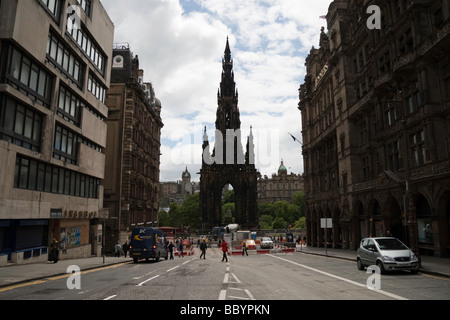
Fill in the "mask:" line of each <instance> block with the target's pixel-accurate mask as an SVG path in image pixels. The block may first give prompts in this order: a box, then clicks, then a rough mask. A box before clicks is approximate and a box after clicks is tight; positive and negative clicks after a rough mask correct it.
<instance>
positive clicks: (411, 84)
mask: <svg viewBox="0 0 450 320" xmlns="http://www.w3.org/2000/svg"><path fill="white" fill-rule="evenodd" d="M370 5H377V6H379V8H380V10H381V15H380V26H381V29H376V28H375V29H374V28H369V27H368V25H367V20H368V19H369V18H370V14H367V8H368V7H369V6H370ZM449 17H450V1H448V0H431V1H398V0H388V1H355V0H335V1H333V2H332V3H331V4H330V6H329V11H328V14H327V16H326V18H327V27H328V32H325V30H322V33H321V34H320V47H319V48H317V49H316V48H313V49H312V50H311V52H310V54H309V56H308V57H307V59H306V68H307V75H306V78H305V82H304V84H303V85H301V87H300V103H299V109H300V111H301V117H302V126H303V142H304V148H303V157H304V164H305V192H306V196H307V205H306V213H307V231H308V232H307V234H308V239H307V241H308V244H310V245H314V246H321V245H323V243H324V239H325V231H324V229H321V228H320V219H321V218H325V217H328V218H332V220H333V226H332V229H329V230H328V231H327V232H328V237H327V239H331V241H330V240H329V241H330V242H331V245H332V246H334V247H343V248H350V249H355V248H357V247H358V246H359V242H360V240H361V238H363V237H367V236H380V235H385V234H388V233H390V234H393V235H394V236H396V237H398V238H400V239H401V240H403V241H405V242H406V243H407V244H408V245H409V246H410V247H411V248H413V250H415V251H416V252H420V253H422V254H435V255H440V256H448V255H449V253H450V252H449V250H450V249H449V248H450V232H449V229H450V160H449V159H450V56H449V54H448V53H449V52H450V19H449Z"/></svg>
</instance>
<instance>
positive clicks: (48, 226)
mask: <svg viewBox="0 0 450 320" xmlns="http://www.w3.org/2000/svg"><path fill="white" fill-rule="evenodd" d="M91 229H92V230H94V229H95V230H97V229H98V228H97V225H95V226H94V227H92V226H91V221H90V220H89V219H49V220H47V219H34V220H33V219H24V220H0V255H1V256H2V259H1V261H2V264H5V263H8V262H10V263H17V264H27V263H38V262H45V261H47V260H48V253H49V252H50V245H51V242H52V241H53V239H55V240H56V241H58V244H59V259H72V258H87V257H90V256H92V254H96V253H97V252H94V251H97V250H94V249H97V242H98V241H97V238H98V237H97V236H96V234H95V230H94V232H92V230H91ZM100 232H101V230H100ZM91 239H92V243H91ZM93 248H94V249H93ZM98 254H99V252H98Z"/></svg>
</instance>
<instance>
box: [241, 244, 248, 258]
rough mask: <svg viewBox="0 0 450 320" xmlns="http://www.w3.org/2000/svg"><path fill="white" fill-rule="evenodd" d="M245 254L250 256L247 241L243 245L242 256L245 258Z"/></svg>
mask: <svg viewBox="0 0 450 320" xmlns="http://www.w3.org/2000/svg"><path fill="white" fill-rule="evenodd" d="M244 253H245V254H247V256H248V252H247V244H246V243H245V241H244V243H243V244H242V256H244Z"/></svg>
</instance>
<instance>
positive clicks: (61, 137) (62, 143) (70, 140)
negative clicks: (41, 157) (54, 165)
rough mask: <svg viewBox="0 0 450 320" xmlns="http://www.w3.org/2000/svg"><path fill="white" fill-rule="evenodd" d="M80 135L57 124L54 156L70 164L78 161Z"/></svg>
mask: <svg viewBox="0 0 450 320" xmlns="http://www.w3.org/2000/svg"><path fill="white" fill-rule="evenodd" d="M77 156H78V136H77V135H76V134H75V133H73V132H71V131H69V130H67V129H65V128H63V127H61V126H60V125H58V124H57V125H56V129H55V143H54V152H53V157H54V158H55V159H58V160H61V161H64V162H66V163H70V164H76V163H77Z"/></svg>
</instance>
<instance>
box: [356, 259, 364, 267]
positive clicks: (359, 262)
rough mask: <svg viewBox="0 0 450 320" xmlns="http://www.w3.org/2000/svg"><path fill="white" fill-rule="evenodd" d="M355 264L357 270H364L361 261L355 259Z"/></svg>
mask: <svg viewBox="0 0 450 320" xmlns="http://www.w3.org/2000/svg"><path fill="white" fill-rule="evenodd" d="M356 264H357V266H358V270H364V264H363V263H362V261H361V259H360V258H358V259H356Z"/></svg>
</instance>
